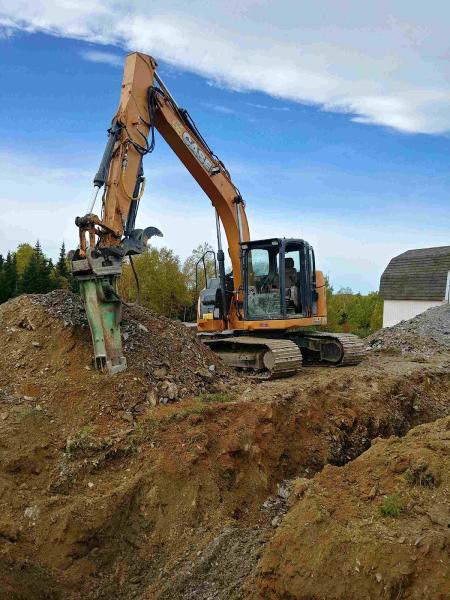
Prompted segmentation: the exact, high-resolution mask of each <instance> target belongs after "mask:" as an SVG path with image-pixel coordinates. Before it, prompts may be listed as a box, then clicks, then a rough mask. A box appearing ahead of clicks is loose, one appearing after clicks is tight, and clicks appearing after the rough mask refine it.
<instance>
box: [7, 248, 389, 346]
mask: <svg viewBox="0 0 450 600" xmlns="http://www.w3.org/2000/svg"><path fill="white" fill-rule="evenodd" d="M211 249H212V248H211V247H210V246H209V245H208V244H206V243H205V244H201V245H200V246H198V247H197V248H195V249H194V250H193V251H192V254H191V255H190V256H189V257H188V258H187V259H186V260H185V261H184V262H183V263H182V262H181V261H180V259H179V257H178V256H176V255H175V254H174V253H173V251H172V250H170V249H168V248H160V249H158V248H154V247H150V248H148V250H147V251H146V252H144V253H143V254H141V255H139V256H135V257H133V259H132V261H133V262H132V264H131V262H130V261H129V260H125V263H124V266H123V272H122V276H121V279H120V283H119V289H120V294H121V296H122V298H123V299H124V301H125V302H136V301H137V300H138V296H139V301H140V303H141V304H142V305H143V306H145V307H146V308H148V309H150V310H151V311H153V312H155V313H158V314H162V315H165V316H167V317H170V318H177V319H181V320H183V321H193V320H195V316H196V303H197V297H198V291H199V290H201V289H202V288H203V287H204V286H205V273H204V270H203V266H202V265H200V268H198V269H196V265H197V263H198V261H199V259H200V258H201V257H202V256H203V254H204V253H205V252H206V251H207V250H211ZM205 267H206V275H207V277H208V278H209V277H213V276H214V271H215V267H214V260H213V258H212V256H211V255H209V256H208V258H207V259H206V261H205ZM196 271H197V277H196ZM135 274H136V275H135ZM136 277H137V279H138V282H139V294H138V287H137V284H136ZM326 287H327V308H328V326H327V329H328V330H330V331H337V332H339V331H342V332H349V333H356V334H357V335H359V336H361V337H365V336H367V335H370V334H371V333H373V332H374V331H376V330H377V329H380V328H381V327H382V313H383V303H382V300H381V298H380V297H379V296H378V294H377V293H376V292H372V293H369V294H365V295H364V294H359V293H353V292H352V290H351V289H349V288H341V289H339V290H338V291H336V292H335V291H334V289H333V286H332V285H331V283H330V282H329V281H328V279H327V281H326ZM57 288H66V289H71V290H72V291H77V286H76V282H75V281H74V280H73V277H72V275H71V272H70V264H69V261H68V258H67V256H66V249H65V246H64V243H63V244H61V248H60V251H59V256H58V260H57V262H56V264H54V263H53V261H52V260H51V259H50V258H48V257H47V256H45V254H44V252H43V250H42V248H41V245H40V243H39V242H36V244H35V246H34V247H33V246H31V245H30V244H20V245H19V246H18V248H17V249H16V250H15V251H14V252H8V254H7V255H6V257H3V256H2V255H0V303H2V302H5V301H6V300H8V299H9V298H12V297H14V296H17V295H19V294H45V293H47V292H50V291H52V290H54V289H57Z"/></svg>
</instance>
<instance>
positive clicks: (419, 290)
mask: <svg viewBox="0 0 450 600" xmlns="http://www.w3.org/2000/svg"><path fill="white" fill-rule="evenodd" d="M449 271H450V246H439V247H437V248H421V249H419V250H408V251H407V252H403V254H399V255H398V256H395V257H394V258H393V259H392V260H391V261H390V263H389V264H388V266H387V267H386V269H385V271H384V273H383V275H382V276H381V280H380V296H381V297H382V298H384V299H385V300H444V298H445V289H446V285H447V277H448V272H449Z"/></svg>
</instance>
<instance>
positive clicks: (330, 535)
mask: <svg viewBox="0 0 450 600" xmlns="http://www.w3.org/2000/svg"><path fill="white" fill-rule="evenodd" d="M293 488H294V491H293V493H292V495H291V505H292V508H291V510H290V511H289V513H288V515H287V516H286V517H285V519H284V521H283V523H282V525H281V526H280V528H279V529H278V531H277V533H276V535H275V536H274V537H273V538H272V540H271V541H270V543H269V545H268V546H267V547H266V550H265V553H264V557H263V560H262V561H261V564H260V566H259V568H258V575H257V579H256V582H257V586H256V587H257V590H258V591H257V592H254V593H249V596H250V597H252V598H255V599H256V598H259V599H264V600H266V599H271V598H289V599H294V598H295V599H298V600H300V599H303V600H315V599H317V600H319V599H325V598H326V599H327V600H334V599H336V600H337V599H339V600H353V599H354V600H360V599H361V598H367V599H372V598H408V599H411V600H413V599H414V600H422V599H425V598H427V599H436V600H438V599H440V600H448V598H450V533H449V532H450V530H449V527H450V418H448V417H447V418H444V419H439V420H437V421H435V422H434V423H430V424H427V425H421V426H419V427H416V428H414V429H412V430H411V431H410V432H409V433H408V434H407V435H406V436H405V437H404V438H400V439H399V438H390V439H388V440H381V439H379V438H378V439H376V440H374V442H373V445H372V447H371V448H370V450H368V451H367V452H365V453H364V454H363V455H362V456H360V457H359V458H357V459H356V460H354V461H352V462H350V463H348V464H347V465H345V466H344V467H341V468H338V467H333V466H331V465H327V466H326V467H325V468H324V469H323V471H322V472H321V473H320V474H319V475H318V476H317V477H315V478H314V479H313V480H305V479H298V480H296V481H295V482H294V486H293Z"/></svg>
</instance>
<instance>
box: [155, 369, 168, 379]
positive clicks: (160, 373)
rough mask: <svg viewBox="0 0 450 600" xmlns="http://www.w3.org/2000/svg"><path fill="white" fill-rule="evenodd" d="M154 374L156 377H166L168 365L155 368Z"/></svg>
mask: <svg viewBox="0 0 450 600" xmlns="http://www.w3.org/2000/svg"><path fill="white" fill-rule="evenodd" d="M153 375H154V376H155V377H156V379H160V380H161V379H164V378H165V377H167V369H166V367H159V368H158V369H155V370H154V371H153Z"/></svg>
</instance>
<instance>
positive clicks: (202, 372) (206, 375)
mask: <svg viewBox="0 0 450 600" xmlns="http://www.w3.org/2000/svg"><path fill="white" fill-rule="evenodd" d="M195 374H196V375H198V376H199V377H201V378H202V379H203V380H204V381H212V380H213V379H214V374H213V373H211V371H209V370H208V369H198V371H196V372H195Z"/></svg>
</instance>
